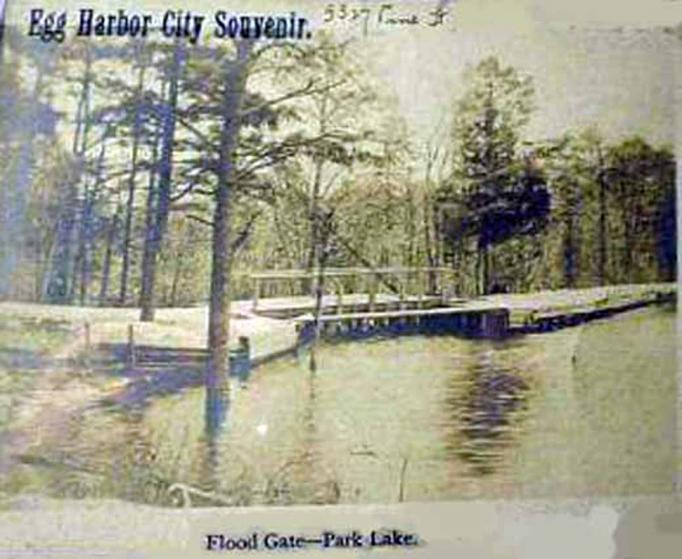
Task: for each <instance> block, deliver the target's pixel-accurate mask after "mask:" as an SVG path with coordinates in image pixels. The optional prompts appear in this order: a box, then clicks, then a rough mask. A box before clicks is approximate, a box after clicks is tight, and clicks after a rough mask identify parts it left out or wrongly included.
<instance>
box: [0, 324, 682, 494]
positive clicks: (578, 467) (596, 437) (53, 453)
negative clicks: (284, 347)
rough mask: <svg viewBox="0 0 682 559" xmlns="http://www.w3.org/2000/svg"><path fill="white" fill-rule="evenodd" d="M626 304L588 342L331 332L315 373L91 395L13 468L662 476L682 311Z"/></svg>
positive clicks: (215, 485)
mask: <svg viewBox="0 0 682 559" xmlns="http://www.w3.org/2000/svg"><path fill="white" fill-rule="evenodd" d="M619 320H620V322H618V323H617V322H615V321H608V322H604V323H603V324H596V323H595V324H594V325H590V326H587V327H585V328H584V330H583V332H584V333H587V334H586V335H583V336H582V337H581V339H582V340H583V343H581V344H580V345H579V346H575V343H576V342H575V340H574V337H575V336H576V335H577V330H570V329H567V330H563V331H561V332H557V333H553V334H545V335H537V336H525V337H520V338H519V339H517V340H507V341H504V342H490V341H484V340H462V339H458V338H447V337H439V338H428V337H412V338H410V337H407V338H401V339H399V340H381V341H378V340H377V341H365V342H354V343H348V344H338V345H334V346H323V347H321V348H320V352H319V363H318V365H319V367H318V370H317V372H316V374H314V375H311V374H310V371H309V370H308V360H307V359H306V358H305V356H303V357H302V358H301V359H300V360H299V361H297V360H295V359H290V360H281V361H276V362H272V363H270V364H268V365H267V366H265V367H261V368H258V369H255V370H254V371H253V373H252V374H251V375H250V376H249V377H248V379H239V378H233V379H232V380H231V383H230V397H229V400H228V399H227V398H226V397H225V395H224V394H215V395H211V394H206V392H205V390H204V388H199V387H197V388H192V387H189V388H188V389H187V390H185V391H184V392H164V393H163V395H162V396H159V395H156V396H155V397H154V398H152V399H150V401H149V405H146V406H138V407H132V408H131V407H128V406H120V407H119V408H118V409H112V408H108V409H104V408H102V407H101V406H98V407H90V408H88V409H86V410H84V411H82V412H79V413H77V414H74V415H73V416H72V418H71V420H70V421H69V423H68V425H65V426H60V427H59V429H52V430H51V431H49V432H48V430H46V431H45V432H44V433H42V434H41V436H40V437H36V438H35V444H34V445H32V446H30V448H28V447H27V448H26V449H22V461H21V462H20V464H19V465H18V466H17V467H16V468H15V469H14V470H13V471H12V472H11V475H9V476H3V478H0V481H2V482H3V483H5V482H6V483H5V487H6V488H7V489H6V492H7V493H40V494H49V495H52V496H58V497H68V498H84V497H85V498H105V497H114V498H121V499H126V500H130V501H137V502H145V503H151V504H155V505H161V506H235V505H242V506H246V505H289V504H313V503H317V504H332V503H389V502H396V501H400V500H405V501H417V500H419V501H428V500H436V499H457V498H472V497H473V498H476V497H478V498H480V497H506V496H509V495H517V496H518V495H531V496H547V495H555V494H561V495H577V494H584V493H585V492H594V491H595V487H596V490H597V491H600V492H603V493H607V492H609V491H615V490H616V489H617V490H619V491H620V492H621V493H627V492H628V491H634V490H635V489H636V490H637V491H639V492H644V491H650V490H652V489H656V488H658V487H662V486H663V484H664V483H667V480H669V479H670V475H668V474H669V473H670V471H672V470H671V468H672V467H674V454H672V452H671V453H666V452H664V450H665V449H668V447H669V445H667V442H666V441H665V440H664V439H663V437H662V435H660V433H664V431H663V428H664V427H665V425H667V424H666V423H665V421H667V419H666V413H667V412H666V410H669V409H674V405H673V404H674V402H673V404H669V403H668V399H672V400H674V395H675V394H676V392H675V390H674V379H675V376H674V373H675V355H674V347H675V346H674V343H673V342H674V331H675V329H674V327H675V316H674V315H670V316H668V315H661V314H660V313H658V314H657V313H654V312H652V313H650V314H646V313H640V314H637V315H632V316H629V317H624V318H622V319H619ZM616 343H618V344H620V345H621V346H623V347H624V348H626V349H627V351H626V350H620V351H619V352H614V351H613V347H614V346H615V345H616ZM574 347H577V350H576V351H574ZM576 353H577V359H575V360H574V361H575V362H574V363H572V361H571V358H572V356H573V355H574V354H576ZM616 353H617V355H616ZM633 363H634V364H635V366H634V368H633ZM630 371H632V374H628V373H629V372H630ZM635 373H637V374H635ZM652 379H654V380H655V382H652ZM614 390H615V391H617V397H614V396H613V395H614ZM665 432H667V431H665ZM13 450H14V451H16V448H13ZM623 456H627V457H628V459H627V460H626V461H623V460H621V458H622V457H623ZM619 460H620V461H621V462H622V463H623V465H622V466H620V465H617V464H620V462H619ZM583 464H584V466H583ZM671 464H672V466H671ZM618 468H619V469H618ZM614 471H617V473H618V475H617V476H614V474H613V472H614Z"/></svg>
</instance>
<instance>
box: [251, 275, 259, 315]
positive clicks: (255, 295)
mask: <svg viewBox="0 0 682 559" xmlns="http://www.w3.org/2000/svg"><path fill="white" fill-rule="evenodd" d="M259 292H260V281H259V279H258V278H253V303H252V305H251V308H252V310H254V311H255V310H256V309H257V308H258V295H259Z"/></svg>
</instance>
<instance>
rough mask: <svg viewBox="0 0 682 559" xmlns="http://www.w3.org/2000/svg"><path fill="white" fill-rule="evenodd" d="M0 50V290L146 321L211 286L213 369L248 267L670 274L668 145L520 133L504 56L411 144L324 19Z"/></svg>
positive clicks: (394, 107)
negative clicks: (293, 37) (198, 34)
mask: <svg viewBox="0 0 682 559" xmlns="http://www.w3.org/2000/svg"><path fill="white" fill-rule="evenodd" d="M1 48H2V50H1V51H0V74H1V75H0V84H1V85H0V98H1V99H0V100H1V102H0V128H1V129H0V132H1V133H0V166H1V167H0V181H1V184H2V188H1V189H0V191H1V193H2V194H1V197H0V209H1V211H2V216H3V219H2V227H1V228H0V233H1V235H2V238H1V239H0V241H1V242H0V250H1V251H2V252H1V254H0V258H1V260H0V297H2V298H5V299H8V298H12V299H23V300H30V301H39V302H46V303H54V304H80V305H101V306H136V307H139V308H140V319H141V320H147V321H149V320H153V319H154V316H155V309H156V308H157V307H158V306H160V305H161V306H179V305H188V304H197V303H201V302H205V301H208V304H209V327H208V340H209V343H208V346H209V352H210V355H211V363H212V365H211V367H210V369H211V370H212V371H214V372H215V374H214V375H213V376H212V377H210V378H212V379H213V380H214V381H215V385H216V386H218V385H219V384H220V378H221V375H220V371H221V370H222V368H223V367H224V363H225V361H226V357H227V347H228V332H229V315H230V313H229V308H230V301H231V300H233V299H236V298H241V297H247V296H249V295H250V289H251V286H250V283H249V281H248V273H249V272H252V271H257V270H263V269H287V268H302V269H308V270H319V269H321V268H323V267H325V266H339V267H343V266H365V267H385V266H432V267H435V266H449V267H452V268H453V269H454V270H456V272H457V273H456V276H455V277H456V280H455V284H454V285H453V286H449V287H450V288H452V289H453V290H454V291H456V292H458V293H460V294H463V295H477V294H486V293H491V292H499V291H528V290H535V289H542V288H550V289H557V288H565V287H568V288H572V287H583V286H592V285H604V284H609V283H627V282H651V281H670V280H673V279H674V277H675V270H676V232H675V221H676V217H675V211H676V209H675V189H674V171H675V167H674V158H673V155H672V150H671V148H670V147H669V146H653V145H651V144H650V143H648V142H647V141H646V140H645V139H643V138H641V137H638V136H632V137H625V138H620V139H618V140H616V141H613V140H611V141H609V140H607V139H605V138H604V137H603V136H602V135H600V133H599V131H598V129H597V128H589V129H585V130H573V131H567V132H566V133H565V134H564V135H563V136H562V137H560V138H548V139H544V140H541V141H540V140H532V141H531V140H529V139H528V137H526V136H525V130H526V125H527V124H528V122H529V121H530V119H531V118H532V116H533V113H534V106H535V105H534V103H535V98H534V87H533V81H532V78H531V77H530V76H526V75H524V74H523V73H522V72H521V71H519V70H518V69H515V68H513V67H510V66H505V65H504V64H503V63H501V62H500V61H499V59H498V58H495V57H489V58H485V59H483V60H481V61H479V62H477V63H476V64H474V65H472V66H471V67H470V68H469V69H468V71H467V73H466V75H465V76H464V77H463V84H464V86H465V88H464V93H463V94H462V95H461V96H460V97H459V98H456V99H453V100H452V102H451V103H450V104H448V105H447V106H444V107H442V117H443V118H442V121H443V125H442V126H441V127H440V128H439V129H438V130H436V131H434V134H433V135H432V137H431V138H430V139H429V140H428V141H426V142H420V141H418V140H417V139H416V138H417V136H416V135H414V134H411V133H410V131H409V129H408V125H407V123H406V121H405V119H404V118H403V117H402V115H401V114H400V109H399V105H398V103H397V101H396V100H395V99H394V98H393V97H392V95H391V92H390V91H388V90H387V87H386V86H385V85H382V84H381V83H378V82H377V80H376V79H375V78H374V77H373V76H372V75H370V74H369V73H368V71H367V69H366V64H363V62H362V57H361V54H360V53H359V52H358V49H357V48H356V47H355V46H354V45H353V44H352V43H347V42H339V41H337V40H335V39H334V38H333V37H331V36H329V35H324V34H319V35H318V37H317V38H316V40H315V41H312V42H310V43H305V44H304V43H287V42H267V43H265V42H257V41H237V42H234V43H221V44H220V45H215V46H212V45H203V46H189V45H187V44H186V43H183V42H181V41H176V42H172V41H169V42H153V41H133V42H111V43H104V42H101V43H100V42H94V41H87V40H80V41H78V40H74V41H72V42H70V43H69V44H64V45H61V46H57V47H54V46H50V45H38V44H37V43H36V42H30V43H28V42H26V39H25V38H22V37H21V36H19V35H18V34H14V33H12V32H11V30H8V32H7V33H6V36H5V40H4V41H3V43H2V45H1ZM321 283H322V282H321V281H318V282H311V283H309V284H308V285H288V286H287V285H283V286H279V287H272V288H271V289H272V291H271V293H270V294H272V295H284V294H301V293H308V292H310V291H311V290H312V289H314V288H315V287H317V288H318V289H320V288H321ZM315 284H317V285H315ZM429 288H430V289H431V290H436V289H442V288H443V286H436V285H430V286H429ZM212 382H213V381H212Z"/></svg>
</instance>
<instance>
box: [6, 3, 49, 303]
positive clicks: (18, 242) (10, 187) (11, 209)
mask: <svg viewBox="0 0 682 559" xmlns="http://www.w3.org/2000/svg"><path fill="white" fill-rule="evenodd" d="M0 15H2V14H0ZM0 48H1V47H0ZM44 71H45V70H44V67H43V63H42V61H41V62H39V64H38V68H37V76H36V79H35V83H34V86H33V91H32V94H31V97H30V99H29V100H28V101H29V104H28V106H29V107H34V106H37V105H38V104H39V95H40V92H41V90H42V84H43V74H44ZM20 114H21V116H22V118H21V120H22V121H23V122H22V124H23V125H24V126H25V132H24V134H23V135H22V136H20V137H21V140H22V142H21V146H20V147H19V153H18V155H17V158H16V164H15V169H14V176H13V178H11V179H10V180H9V181H8V184H3V185H2V187H0V188H1V189H2V200H1V204H2V206H0V207H1V208H2V211H3V215H2V216H0V217H1V218H2V225H1V227H0V231H1V233H2V234H1V236H0V242H1V243H2V247H1V254H2V259H1V260H0V299H3V298H5V297H8V296H9V295H10V294H11V290H12V284H13V281H12V280H13V275H14V272H15V271H16V267H17V264H18V261H19V259H20V255H19V251H20V248H21V246H22V243H23V242H24V236H25V232H26V231H25V229H26V208H27V205H28V197H29V193H30V189H31V182H32V177H33V170H34V167H35V155H34V149H35V146H34V143H35V138H36V136H37V133H38V131H37V126H36V122H35V118H34V117H33V115H32V114H31V113H30V110H29V111H26V110H21V111H20Z"/></svg>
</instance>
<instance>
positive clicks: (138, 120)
mask: <svg viewBox="0 0 682 559" xmlns="http://www.w3.org/2000/svg"><path fill="white" fill-rule="evenodd" d="M146 69H147V65H146V63H145V61H144V53H143V54H142V56H141V57H140V70H139V73H138V78H137V89H136V93H135V96H136V106H135V120H134V123H133V138H132V148H131V154H130V175H129V176H128V198H127V200H126V213H125V222H124V227H123V261H122V263H121V285H120V289H119V293H118V302H119V304H120V305H125V302H126V298H127V296H128V276H129V273H130V245H131V236H132V229H133V216H134V212H135V180H136V178H137V161H138V154H139V150H140V136H141V134H142V95H143V93H144V76H145V70H146Z"/></svg>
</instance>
